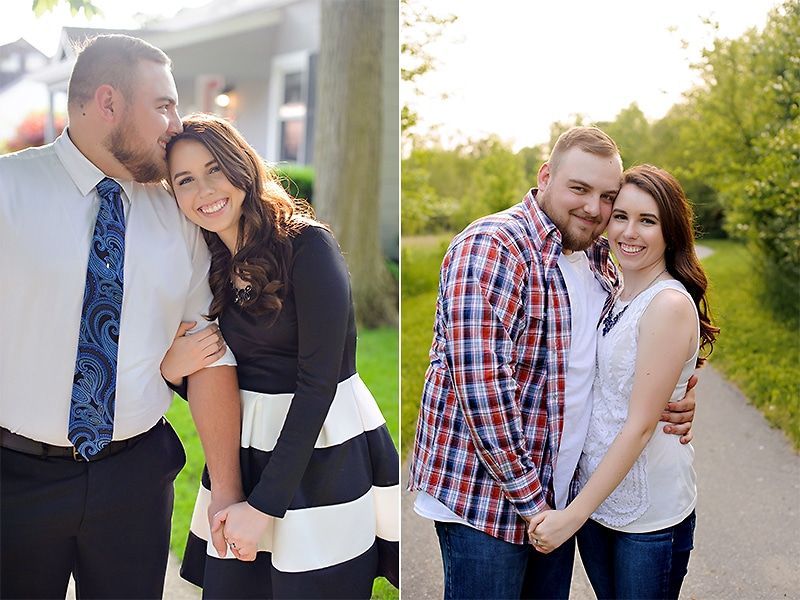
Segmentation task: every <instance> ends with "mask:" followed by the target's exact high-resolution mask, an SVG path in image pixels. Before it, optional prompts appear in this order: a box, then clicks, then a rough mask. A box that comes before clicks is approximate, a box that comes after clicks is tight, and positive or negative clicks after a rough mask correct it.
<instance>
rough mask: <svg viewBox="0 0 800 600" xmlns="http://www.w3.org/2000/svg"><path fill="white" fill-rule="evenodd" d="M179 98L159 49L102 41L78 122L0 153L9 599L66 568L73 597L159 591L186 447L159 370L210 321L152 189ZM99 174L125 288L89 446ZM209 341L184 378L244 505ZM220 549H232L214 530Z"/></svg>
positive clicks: (229, 406) (45, 588) (83, 79)
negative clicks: (187, 336)
mask: <svg viewBox="0 0 800 600" xmlns="http://www.w3.org/2000/svg"><path fill="white" fill-rule="evenodd" d="M177 104H178V96H177V91H176V88H175V82H174V80H173V77H172V73H171V67H170V61H169V59H168V58H167V56H166V55H165V54H164V53H163V52H161V51H160V50H158V49H157V48H154V47H153V46H150V45H149V44H146V43H145V42H142V41H141V40H138V39H136V38H130V37H127V36H101V37H98V38H95V39H94V40H92V41H90V42H89V43H88V45H87V46H86V47H85V49H84V50H83V51H82V52H81V54H80V55H79V57H78V59H77V62H76V64H75V67H74V70H73V73H72V76H71V78H70V85H69V100H68V110H69V127H68V129H67V130H65V131H64V133H62V134H61V136H60V137H59V138H58V139H57V140H56V141H55V142H54V143H53V144H50V145H47V146H44V147H41V148H34V149H30V150H26V151H23V152H20V153H17V154H14V155H9V156H4V157H2V158H0V240H1V241H0V245H1V247H0V314H2V315H3V320H4V325H3V343H2V345H0V426H2V430H0V446H2V449H1V450H0V451H1V452H2V460H1V461H0V556H2V560H0V596H2V597H3V598H21V597H30V598H33V597H36V598H56V597H64V595H65V594H66V588H67V583H68V580H69V576H70V574H71V573H72V574H73V575H74V577H75V580H76V584H77V591H78V595H79V597H87V598H88V597H96V598H100V597H102V598H119V597H126V598H134V597H135V598H160V597H161V595H162V590H163V583H164V573H165V570H166V560H167V553H168V547H169V533H170V531H169V530H170V518H171V513H172V501H173V485H172V484H173V481H174V478H175V476H176V475H177V473H178V471H179V470H180V469H181V468H182V466H183V464H184V462H185V455H184V453H183V449H182V447H181V444H180V441H179V440H178V438H177V436H176V435H175V432H174V431H173V430H172V428H171V427H170V425H169V424H168V423H167V422H166V421H165V419H164V413H165V412H166V410H167V408H168V407H169V404H170V400H171V398H172V392H171V391H170V390H169V389H168V388H167V386H166V385H165V382H164V381H163V379H162V378H161V375H160V371H159V364H160V362H161V359H162V357H163V355H164V353H165V352H166V350H167V348H168V347H169V346H170V344H171V342H172V339H173V337H174V335H175V332H176V330H177V328H178V326H179V324H180V322H181V321H182V320H183V321H196V322H198V323H202V322H203V319H202V315H203V314H204V313H206V312H207V311H208V307H209V304H210V300H211V293H210V290H209V287H208V283H207V275H208V270H209V255H208V251H207V248H206V246H205V243H204V242H203V239H202V237H201V235H200V232H199V230H198V229H197V228H196V227H195V226H194V225H192V224H191V223H189V222H188V221H187V220H186V219H185V218H184V217H183V216H182V215H181V213H180V211H179V210H178V208H177V206H176V203H175V201H174V199H173V198H172V197H171V196H170V195H169V194H168V193H167V192H166V191H165V190H164V189H163V188H162V187H161V186H160V185H158V184H156V183H155V182H158V181H159V180H160V179H161V178H162V177H164V176H165V174H166V159H165V146H166V143H167V142H168V141H169V139H170V138H171V137H172V136H174V135H175V134H176V133H178V132H179V131H181V122H180V118H179V117H178V112H177ZM107 178H108V179H107ZM101 182H105V183H104V185H106V186H108V185H110V186H111V188H113V190H115V193H116V194H117V196H115V200H114V201H115V202H119V199H120V197H121V206H122V209H123V210H124V286H123V292H124V293H123V295H122V299H121V306H120V308H119V310H118V313H117V314H118V315H119V316H118V321H119V322H118V352H117V355H116V365H115V373H114V376H115V378H116V382H115V383H116V392H115V400H114V392H113V391H112V404H111V411H110V412H111V413H112V415H111V416H112V422H113V437H110V436H107V437H106V439H105V441H103V442H102V443H101V444H99V445H98V446H99V447H100V448H102V449H101V450H100V451H99V452H97V453H90V455H89V456H88V458H87V457H84V456H82V454H81V451H80V450H78V449H76V448H75V447H73V442H71V441H70V440H71V439H73V440H74V439H75V438H74V437H72V420H71V419H72V418H73V417H74V412H73V409H72V405H71V403H74V402H75V400H74V392H73V385H74V384H75V382H77V381H78V379H79V377H87V376H89V375H91V373H82V374H81V373H79V369H78V368H77V367H76V349H77V348H78V342H79V330H80V333H81V339H83V329H82V328H83V327H84V322H85V319H83V318H82V314H85V312H86V309H85V307H84V303H85V299H84V289H85V288H86V290H87V291H86V294H87V295H88V294H89V292H88V289H89V286H88V283H87V257H89V258H88V261H89V262H88V264H90V265H91V260H92V257H91V256H90V242H91V241H92V239H93V231H94V232H96V231H97V229H95V227H96V224H95V221H96V220H97V222H98V223H99V222H100V217H99V216H98V213H99V211H100V205H101V198H100V192H99V191H98V189H97V188H96V186H98V184H100V183H101ZM114 182H116V183H114ZM98 187H99V186H98ZM102 189H103V190H105V189H106V188H102ZM103 198H106V196H103ZM116 206H119V204H117V205H116ZM118 212H119V211H118ZM95 235H96V233H95ZM95 239H96V238H95ZM107 266H108V267H109V268H111V266H110V265H107ZM120 270H122V267H120ZM90 272H91V269H90ZM217 348H218V347H217V346H214V347H213V348H212V349H210V350H209V354H216V355H217V356H220V357H221V358H219V360H217V362H215V363H214V365H213V366H214V367H215V368H206V369H203V370H201V371H199V372H197V373H195V374H194V375H192V376H191V377H189V380H188V388H189V392H188V395H189V404H190V407H191V410H192V413H193V415H194V417H195V420H196V423H197V427H198V431H199V433H200V437H201V440H202V442H203V446H204V449H205V450H206V452H207V454H208V459H209V461H210V463H209V471H210V472H211V476H212V478H213V479H214V488H215V490H216V492H217V495H216V497H215V498H213V506H212V511H214V512H215V511H216V510H219V509H221V508H224V507H226V506H228V505H230V504H232V503H234V502H237V501H239V500H241V482H240V476H239V463H238V446H239V443H238V442H239V435H238V431H239V397H238V389H237V384H236V376H235V367H234V365H235V361H234V359H233V356H232V355H231V354H230V352H229V351H226V352H223V351H219V350H218V349H217ZM101 412H102V410H101ZM68 430H69V431H68ZM215 545H217V546H218V549H219V550H220V551H224V540H222V539H221V536H220V537H219V538H218V539H216V540H215Z"/></svg>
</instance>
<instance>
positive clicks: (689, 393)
mask: <svg viewBox="0 0 800 600" xmlns="http://www.w3.org/2000/svg"><path fill="white" fill-rule="evenodd" d="M696 385H697V375H692V376H691V377H690V378H689V383H688V385H687V387H686V395H685V396H684V397H683V399H682V400H679V401H678V402H669V403H667V409H666V410H665V411H664V412H662V413H661V420H662V421H666V422H668V423H669V425H665V426H664V433H672V434H675V435H679V436H681V444H688V443H689V442H691V441H692V438H693V437H694V435H693V433H692V422H693V421H694V409H695V404H696V402H695V393H696V392H695V389H694V387H695V386H696Z"/></svg>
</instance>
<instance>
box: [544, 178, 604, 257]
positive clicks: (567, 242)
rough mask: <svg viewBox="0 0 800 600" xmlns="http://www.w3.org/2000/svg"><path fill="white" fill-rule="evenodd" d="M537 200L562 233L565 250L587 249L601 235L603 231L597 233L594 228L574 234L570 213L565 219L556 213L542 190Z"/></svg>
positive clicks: (562, 245) (562, 243) (562, 244)
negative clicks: (570, 224) (571, 229)
mask: <svg viewBox="0 0 800 600" xmlns="http://www.w3.org/2000/svg"><path fill="white" fill-rule="evenodd" d="M536 200H537V201H538V202H539V207H540V208H541V209H542V210H543V211H544V213H545V214H546V215H547V216H548V217H550V220H551V221H552V222H553V225H555V226H556V227H557V228H558V231H559V232H560V233H561V247H562V248H563V249H564V250H569V251H570V252H579V251H581V250H586V249H587V248H588V247H589V246H591V245H592V243H593V242H594V241H595V240H596V239H597V238H598V237H600V233H601V232H598V233H596V234H595V232H594V230H592V231H591V232H588V233H587V232H581V233H580V235H575V234H573V233H572V232H571V231H570V230H569V217H570V214H569V213H567V218H566V219H565V220H564V219H561V218H560V215H556V214H555V211H554V210H553V209H552V205H551V203H550V198H549V196H548V195H547V194H545V193H542V192H541V191H540V192H539V193H538V194H537V196H536Z"/></svg>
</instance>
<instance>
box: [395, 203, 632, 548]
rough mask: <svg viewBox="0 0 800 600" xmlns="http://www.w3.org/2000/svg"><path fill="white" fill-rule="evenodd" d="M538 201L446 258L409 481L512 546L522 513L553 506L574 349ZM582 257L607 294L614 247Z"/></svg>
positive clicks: (550, 236) (554, 243) (555, 249)
mask: <svg viewBox="0 0 800 600" xmlns="http://www.w3.org/2000/svg"><path fill="white" fill-rule="evenodd" d="M535 198H536V190H535V189H533V190H531V191H530V192H528V194H527V195H526V196H525V198H524V199H523V201H522V202H521V203H519V204H517V205H515V206H512V207H511V208H509V209H507V210H505V211H503V212H500V213H497V214H494V215H489V216H488V217H484V218H482V219H479V220H478V221H476V222H475V223H473V224H471V225H470V226H469V227H467V228H466V229H465V230H464V231H463V232H461V233H460V234H459V235H458V236H456V237H455V239H454V240H453V241H452V243H451V244H450V248H449V249H448V251H447V254H446V255H445V257H444V261H443V263H442V269H441V274H440V278H439V296H438V298H437V301H436V319H435V322H434V336H433V344H432V346H431V350H430V365H429V367H428V370H427V372H426V374H425V386H424V389H423V392H422V403H421V406H420V413H419V420H418V422H417V434H416V440H415V444H414V454H413V458H412V461H411V476H410V481H409V489H410V490H423V491H425V492H427V493H428V494H430V495H431V496H433V497H434V498H436V499H438V500H439V501H440V502H442V503H443V504H444V505H445V506H447V507H448V508H449V509H450V510H452V511H453V512H454V513H455V514H456V515H458V516H459V517H461V518H463V519H465V520H466V521H467V522H469V523H470V524H472V525H473V526H474V527H476V528H477V529H479V530H481V531H484V532H485V533H488V534H489V535H491V536H493V537H496V538H500V539H503V540H506V541H508V542H512V543H515V544H521V543H523V542H524V540H525V539H526V524H525V521H524V520H523V519H522V518H521V517H520V515H524V516H526V517H530V516H532V515H534V514H535V513H537V512H539V511H541V510H543V509H545V508H546V507H547V505H549V506H554V505H555V503H554V500H553V485H552V479H553V469H554V466H555V465H554V457H555V456H556V454H557V452H558V447H559V444H560V442H561V432H562V429H563V425H564V386H565V377H566V371H567V359H568V355H569V345H570V307H569V297H568V295H567V286H566V284H565V283H564V279H563V277H562V275H561V271H560V270H559V268H558V266H557V261H558V257H559V254H560V253H561V233H560V232H559V231H558V229H557V228H556V226H555V225H554V224H553V223H552V221H550V219H549V218H548V217H547V215H545V214H544V212H543V211H542V210H541V209H540V208H539V205H538V204H537V202H536V199H535ZM586 252H587V255H588V257H589V264H590V266H591V268H592V271H593V272H594V274H595V277H596V278H597V279H598V281H600V283H601V284H602V286H603V288H604V289H606V290H607V291H608V292H609V295H611V293H612V291H613V290H614V289H615V288H616V286H617V282H618V279H617V272H616V269H615V268H614V265H613V263H612V262H611V260H610V258H609V251H608V242H607V241H606V240H605V239H602V238H601V239H599V240H598V241H597V242H595V243H594V244H593V245H592V246H591V247H590V248H589V249H588V250H587V251H586Z"/></svg>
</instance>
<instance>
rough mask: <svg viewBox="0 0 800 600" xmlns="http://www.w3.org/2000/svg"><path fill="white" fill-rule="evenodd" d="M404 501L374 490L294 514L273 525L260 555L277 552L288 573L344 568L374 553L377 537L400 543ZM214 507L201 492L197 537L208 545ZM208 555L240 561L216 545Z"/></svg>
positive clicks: (194, 527)
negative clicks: (341, 565) (221, 552)
mask: <svg viewBox="0 0 800 600" xmlns="http://www.w3.org/2000/svg"><path fill="white" fill-rule="evenodd" d="M399 498H400V487H399V486H397V485H393V486H390V487H373V488H372V489H371V490H369V491H368V492H367V493H366V494H364V495H363V496H361V497H360V498H357V499H356V500H353V501H352V502H345V503H343V504H332V505H330V506H315V507H312V508H303V509H298V510H289V511H287V512H286V515H284V517H283V518H282V519H271V520H270V525H269V527H268V529H267V531H266V533H265V534H264V537H262V538H261V542H260V543H259V545H258V550H259V551H264V552H272V566H273V567H275V568H276V569H277V570H279V571H283V572H284V573H297V572H302V571H311V570H313V569H321V568H323V567H330V566H332V565H337V564H339V563H343V562H345V561H348V560H350V559H353V558H355V557H357V556H360V555H361V554H363V553H364V552H366V551H367V550H369V548H370V546H372V544H373V543H374V542H375V537H376V535H377V536H378V537H380V538H381V539H385V540H387V541H398V540H399V530H400V524H399V512H400V511H399ZM210 501H211V492H209V491H208V490H207V489H205V488H204V487H203V486H200V491H199V493H198V496H197V502H196V504H195V508H194V514H193V515H192V524H191V531H192V533H194V534H195V535H196V536H197V537H199V538H201V539H203V540H206V541H207V542H209V540H210V528H209V524H208V517H207V514H208V513H207V510H208V504H209V502H210ZM371 524H377V526H376V525H372V526H371ZM376 529H377V531H376ZM206 554H208V555H209V556H212V557H214V558H230V559H235V558H236V557H234V556H233V554H232V553H231V551H230V549H228V551H227V554H226V555H225V556H222V557H220V556H219V555H218V554H217V551H216V550H215V549H214V546H212V545H211V543H210V542H209V543H208V544H207V546H206Z"/></svg>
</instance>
